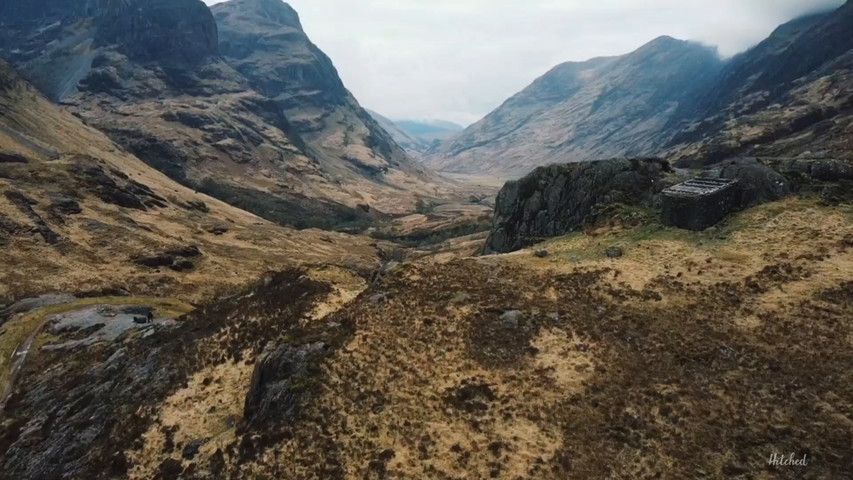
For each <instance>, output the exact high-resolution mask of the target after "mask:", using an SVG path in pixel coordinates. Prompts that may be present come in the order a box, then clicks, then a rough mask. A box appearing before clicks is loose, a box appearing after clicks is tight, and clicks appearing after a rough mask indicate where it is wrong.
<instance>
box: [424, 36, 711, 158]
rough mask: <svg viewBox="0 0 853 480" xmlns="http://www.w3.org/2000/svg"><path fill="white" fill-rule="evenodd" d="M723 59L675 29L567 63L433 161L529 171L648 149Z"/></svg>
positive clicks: (468, 131) (638, 153)
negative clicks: (621, 50) (626, 50)
mask: <svg viewBox="0 0 853 480" xmlns="http://www.w3.org/2000/svg"><path fill="white" fill-rule="evenodd" d="M722 65H723V64H722V61H721V60H720V59H719V58H718V56H717V54H716V51H714V50H713V49H711V48H708V47H705V46H702V45H699V44H696V43H691V42H685V41H680V40H675V39H673V38H670V37H660V38H658V39H655V40H653V41H652V42H650V43H648V44H646V45H644V46H643V47H641V48H640V49H638V50H637V51H635V52H633V53H631V54H628V55H624V56H620V57H607V58H596V59H593V60H589V61H587V62H569V63H564V64H562V65H559V66H557V67H555V68H554V69H552V70H551V71H550V72H548V73H546V74H545V75H543V76H542V77H540V78H539V79H537V80H536V81H535V82H533V84H532V85H530V86H529V87H527V88H526V89H524V90H523V91H521V92H520V93H518V94H517V95H515V96H513V97H512V98H510V99H509V100H507V101H506V102H505V103H504V104H503V105H501V106H500V107H499V108H498V109H497V110H495V111H493V112H492V113H490V114H489V115H487V116H486V117H485V118H484V119H483V120H481V121H479V122H477V123H476V124H474V125H472V126H470V127H468V128H467V129H466V130H465V131H464V132H463V133H462V134H460V135H459V136H457V137H455V138H453V139H452V140H450V141H447V142H445V143H444V144H443V145H442V146H441V147H440V148H439V149H438V151H437V152H436V155H434V156H432V157H431V158H430V159H429V160H428V162H427V164H428V165H429V166H432V167H434V168H436V169H439V170H445V171H451V172H461V173H479V172H489V173H504V174H506V173H509V174H523V173H525V172H527V171H529V170H531V169H532V168H533V167H535V166H537V165H542V164H546V163H551V162H566V161H579V160H583V159H590V158H597V157H602V158H604V157H621V156H642V155H647V154H649V153H650V152H651V151H653V150H654V149H655V146H656V145H657V144H659V143H660V140H659V136H660V132H661V129H662V127H663V126H664V125H666V124H667V123H668V122H669V121H670V119H671V118H672V116H673V114H674V113H675V112H676V111H677V110H678V108H679V105H681V104H682V103H683V102H685V101H688V100H689V99H690V97H691V95H692V92H693V90H694V89H699V88H702V87H703V86H705V85H707V84H709V83H710V82H711V81H712V80H713V79H714V78H715V76H716V74H717V73H718V72H719V71H720V69H721V68H722Z"/></svg>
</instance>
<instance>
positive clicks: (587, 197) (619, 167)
mask: <svg viewBox="0 0 853 480" xmlns="http://www.w3.org/2000/svg"><path fill="white" fill-rule="evenodd" d="M670 171H671V170H670V166H669V164H668V163H667V162H666V161H663V160H657V159H613V160H600V161H595V162H583V163H573V164H554V165H549V166H547V167H540V168H537V169H536V170H534V171H533V172H532V173H530V174H529V175H527V176H525V177H524V178H522V179H520V180H516V181H511V182H508V183H507V184H506V185H505V186H504V188H503V189H502V190H501V192H500V193H499V194H498V198H497V201H496V205H495V217H494V224H493V225H492V231H491V234H490V235H489V238H488V240H487V241H486V248H485V253H487V254H488V253H506V252H512V251H514V250H518V249H521V248H525V247H527V246H530V245H532V244H534V243H536V242H538V241H541V240H543V239H545V238H548V237H555V236H559V235H565V234H567V233H569V232H571V231H573V230H575V229H577V228H578V227H580V226H582V225H583V223H584V222H585V221H587V220H588V219H590V218H591V217H592V216H595V215H596V214H597V213H601V212H602V211H603V209H605V208H606V207H608V206H610V205H613V204H616V203H622V204H626V205H636V206H647V207H651V205H652V203H653V201H654V198H655V195H657V194H658V193H659V192H660V191H661V190H663V189H664V188H665V187H666V186H667V185H668V183H667V181H666V174H667V173H668V172H670Z"/></svg>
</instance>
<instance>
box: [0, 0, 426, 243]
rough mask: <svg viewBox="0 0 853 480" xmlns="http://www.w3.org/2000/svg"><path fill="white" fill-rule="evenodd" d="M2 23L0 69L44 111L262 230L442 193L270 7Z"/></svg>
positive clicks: (54, 7) (92, 10)
mask: <svg viewBox="0 0 853 480" xmlns="http://www.w3.org/2000/svg"><path fill="white" fill-rule="evenodd" d="M0 13H2V17H0V57H3V58H6V59H8V60H9V61H10V62H11V63H12V64H13V65H14V66H15V67H17V68H18V69H19V70H20V71H21V72H22V73H23V75H24V76H25V77H26V78H27V79H29V80H30V81H32V82H33V83H34V84H35V85H36V86H37V87H38V88H39V89H40V90H41V91H43V92H45V93H46V94H47V95H48V96H49V97H50V98H51V99H53V100H54V101H58V102H61V103H62V104H63V106H64V107H65V108H67V109H68V110H69V111H71V112H73V113H74V114H75V115H78V116H79V117H81V118H82V119H83V120H84V121H85V122H86V123H87V124H89V125H91V126H94V127H95V128H98V129H99V130H102V131H103V132H105V133H107V134H108V135H109V136H110V137H111V138H112V139H113V140H115V141H116V142H117V143H119V144H120V145H122V146H123V147H124V148H126V149H128V150H129V151H130V152H132V153H134V154H135V155H137V156H138V157H139V158H141V159H142V160H143V161H145V162H146V163H148V164H149V165H152V166H154V167H155V168H157V169H159V170H161V171H163V172H164V173H166V174H167V175H168V176H169V177H171V178H172V179H174V180H176V181H178V182H180V183H182V184H184V185H187V186H191V187H193V188H195V189H198V190H201V191H204V192H207V193H210V194H211V195H214V196H216V197H218V198H221V199H224V200H226V201H228V202H229V203H231V204H233V205H236V206H238V207H240V208H244V209H248V210H250V211H253V212H255V213H257V214H259V215H262V216H264V217H266V218H268V219H272V220H275V221H277V222H279V223H283V224H288V225H294V226H300V227H303V226H321V227H332V226H336V225H343V224H353V223H355V224H363V223H365V222H370V221H371V220H372V219H374V218H378V217H380V216H382V215H383V214H386V213H397V212H404V211H411V210H413V209H414V205H415V203H416V198H417V197H418V196H419V195H422V194H430V195H434V194H436V193H437V188H436V185H438V186H441V181H440V180H439V179H438V178H437V177H435V176H433V175H431V174H429V173H427V172H426V171H425V170H424V169H423V168H422V167H421V166H419V165H416V164H415V163H414V162H413V161H412V160H411V159H410V158H408V157H407V156H406V154H405V152H404V151H403V150H402V149H401V148H400V147H399V146H397V145H396V144H395V143H394V142H393V140H391V138H390V136H389V135H388V134H387V133H385V132H384V131H382V129H381V128H380V127H378V125H376V124H375V122H373V120H372V119H371V118H370V117H369V115H368V114H367V113H366V112H364V111H363V110H362V109H361V108H360V107H359V106H358V104H357V102H356V101H355V99H353V98H352V96H351V95H350V94H349V93H348V92H347V91H346V89H345V88H344V86H343V84H342V82H341V81H340V78H339V77H338V75H337V73H336V71H335V70H334V67H333V66H332V64H331V61H330V60H329V59H328V58H327V57H326V56H325V55H323V54H322V52H320V51H319V50H318V49H317V48H316V47H314V46H313V44H311V43H310V41H308V39H307V37H306V36H305V34H304V33H303V32H302V30H301V27H300V25H299V21H298V17H297V16H296V14H295V12H293V10H292V9H291V8H290V7H288V6H287V5H285V4H284V3H282V2H280V1H278V0H239V1H234V2H233V3H228V4H224V5H220V6H218V8H217V15H218V18H219V21H221V22H222V25H221V26H218V25H217V19H216V18H214V15H213V13H212V12H211V10H210V9H209V8H208V7H207V6H205V5H204V4H203V3H202V2H201V1H199V0H169V1H166V0H121V1H119V0H109V1H106V0H105V1H99V2H83V3H81V2H74V1H71V0H35V1H33V2H28V3H27V4H26V5H21V4H20V2H17V1H16V0H0ZM246 22H254V23H257V29H256V30H252V28H249V27H248V26H249V25H250V24H249V23H246ZM220 30H221V31H222V36H221V38H220V34H219V31H220ZM295 79H299V81H298V82H296V81H294V80H295ZM359 205H362V206H367V205H369V206H370V207H371V208H370V209H367V208H366V207H365V208H359ZM365 210H370V212H369V213H367V212H366V211H365Z"/></svg>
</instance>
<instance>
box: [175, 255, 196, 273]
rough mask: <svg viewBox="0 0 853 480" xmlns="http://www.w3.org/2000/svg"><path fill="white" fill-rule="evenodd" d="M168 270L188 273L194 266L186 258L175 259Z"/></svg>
mask: <svg viewBox="0 0 853 480" xmlns="http://www.w3.org/2000/svg"><path fill="white" fill-rule="evenodd" d="M169 268H170V269H172V270H174V271H176V272H188V271H190V270H192V269H193V268H195V264H194V263H193V262H192V260H190V259H188V258H183V257H177V258H175V260H174V261H173V262H172V264H171V265H169Z"/></svg>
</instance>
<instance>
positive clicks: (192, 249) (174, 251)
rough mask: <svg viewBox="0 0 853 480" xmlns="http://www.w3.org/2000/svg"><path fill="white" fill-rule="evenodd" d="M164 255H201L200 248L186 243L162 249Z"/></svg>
mask: <svg viewBox="0 0 853 480" xmlns="http://www.w3.org/2000/svg"><path fill="white" fill-rule="evenodd" d="M163 253H165V254H166V255H171V256H174V257H184V258H196V257H200V256H201V250H200V249H199V248H198V247H197V246H195V245H186V246H183V247H176V248H170V249H169V250H166V251H164V252H163Z"/></svg>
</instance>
